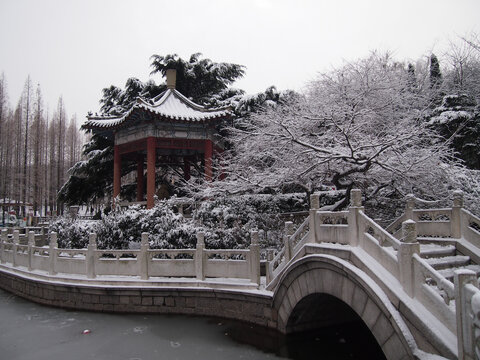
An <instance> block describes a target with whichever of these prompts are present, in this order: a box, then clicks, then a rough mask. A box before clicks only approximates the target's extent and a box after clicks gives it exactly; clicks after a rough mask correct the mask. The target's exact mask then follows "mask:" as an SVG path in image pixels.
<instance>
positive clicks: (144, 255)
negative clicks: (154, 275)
mask: <svg viewBox="0 0 480 360" xmlns="http://www.w3.org/2000/svg"><path fill="white" fill-rule="evenodd" d="M149 248H150V244H149V242H148V233H147V232H144V233H142V242H141V245H140V254H139V255H138V257H139V258H138V259H137V261H138V263H139V267H140V279H142V280H148V249H149Z"/></svg>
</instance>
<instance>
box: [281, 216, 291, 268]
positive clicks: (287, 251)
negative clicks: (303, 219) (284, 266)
mask: <svg viewBox="0 0 480 360" xmlns="http://www.w3.org/2000/svg"><path fill="white" fill-rule="evenodd" d="M292 235H293V222H291V221H286V222H285V234H284V236H283V243H284V246H285V260H286V261H290V259H291V258H292V256H293V254H292V250H293V249H292V243H291V241H290V238H291V236H292Z"/></svg>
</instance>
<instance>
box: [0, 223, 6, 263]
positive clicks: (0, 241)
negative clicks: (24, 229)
mask: <svg viewBox="0 0 480 360" xmlns="http://www.w3.org/2000/svg"><path fill="white" fill-rule="evenodd" d="M7 240H8V230H7V229H2V235H1V237H0V262H1V263H2V264H5V243H6V242H7Z"/></svg>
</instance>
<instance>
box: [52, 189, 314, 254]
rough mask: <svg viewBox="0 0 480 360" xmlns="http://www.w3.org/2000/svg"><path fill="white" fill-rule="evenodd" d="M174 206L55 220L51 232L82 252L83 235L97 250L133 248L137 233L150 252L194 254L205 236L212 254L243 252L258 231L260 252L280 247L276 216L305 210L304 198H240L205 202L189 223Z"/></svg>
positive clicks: (280, 231)
mask: <svg viewBox="0 0 480 360" xmlns="http://www.w3.org/2000/svg"><path fill="white" fill-rule="evenodd" d="M174 208H175V202H174V201H162V202H158V203H157V204H156V206H155V207H154V208H152V209H149V210H147V209H142V208H140V207H139V206H132V207H129V208H127V209H125V210H122V211H116V212H111V213H109V214H108V215H105V216H104V217H103V218H102V220H101V221H80V220H76V221H75V220H72V219H70V218H60V219H59V220H57V221H56V222H54V223H52V224H51V226H50V231H56V232H57V233H58V238H59V246H60V247H65V248H84V247H86V246H87V244H88V234H89V233H90V232H95V233H96V234H97V245H98V248H99V249H128V248H135V247H138V243H140V240H141V234H142V232H148V233H149V242H150V247H151V248H153V249H182V248H183V249H185V248H194V247H195V245H196V234H197V232H199V231H203V232H204V233H205V244H206V246H207V248H212V249H222V248H223V249H235V248H247V247H248V246H249V245H250V232H251V231H252V230H254V229H255V230H263V231H264V232H265V234H266V236H265V237H263V238H262V239H261V244H260V245H261V247H263V248H266V247H279V246H281V239H282V235H283V227H284V225H283V223H284V221H285V219H284V218H282V217H281V216H280V214H281V213H285V212H292V211H302V210H306V209H307V208H308V205H307V200H306V198H305V195H304V194H280V195H266V194H264V195H245V196H232V197H222V198H217V199H215V200H208V201H204V202H202V203H201V204H200V206H199V207H198V208H197V210H195V212H194V214H193V217H192V218H185V217H183V215H181V214H179V213H176V212H175V211H174V210H173V209H174Z"/></svg>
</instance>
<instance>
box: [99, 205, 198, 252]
mask: <svg viewBox="0 0 480 360" xmlns="http://www.w3.org/2000/svg"><path fill="white" fill-rule="evenodd" d="M196 231H197V229H196V228H195V227H194V226H193V222H192V221H191V220H190V221H186V220H185V219H184V218H183V216H182V215H180V214H176V213H174V212H173V210H172V207H171V206H170V204H169V203H168V202H159V203H158V204H157V205H156V206H155V207H154V208H152V209H148V210H146V209H141V208H140V207H138V206H133V207H129V208H128V209H126V210H124V211H120V212H113V213H110V214H109V215H107V216H105V217H104V218H103V219H102V222H101V223H100V224H99V227H98V244H99V247H102V248H107V249H122V248H128V247H129V245H130V244H131V243H132V242H134V243H135V242H140V239H141V235H142V232H148V233H149V242H150V247H151V248H154V249H167V248H170V249H174V248H192V247H195V244H196Z"/></svg>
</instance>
